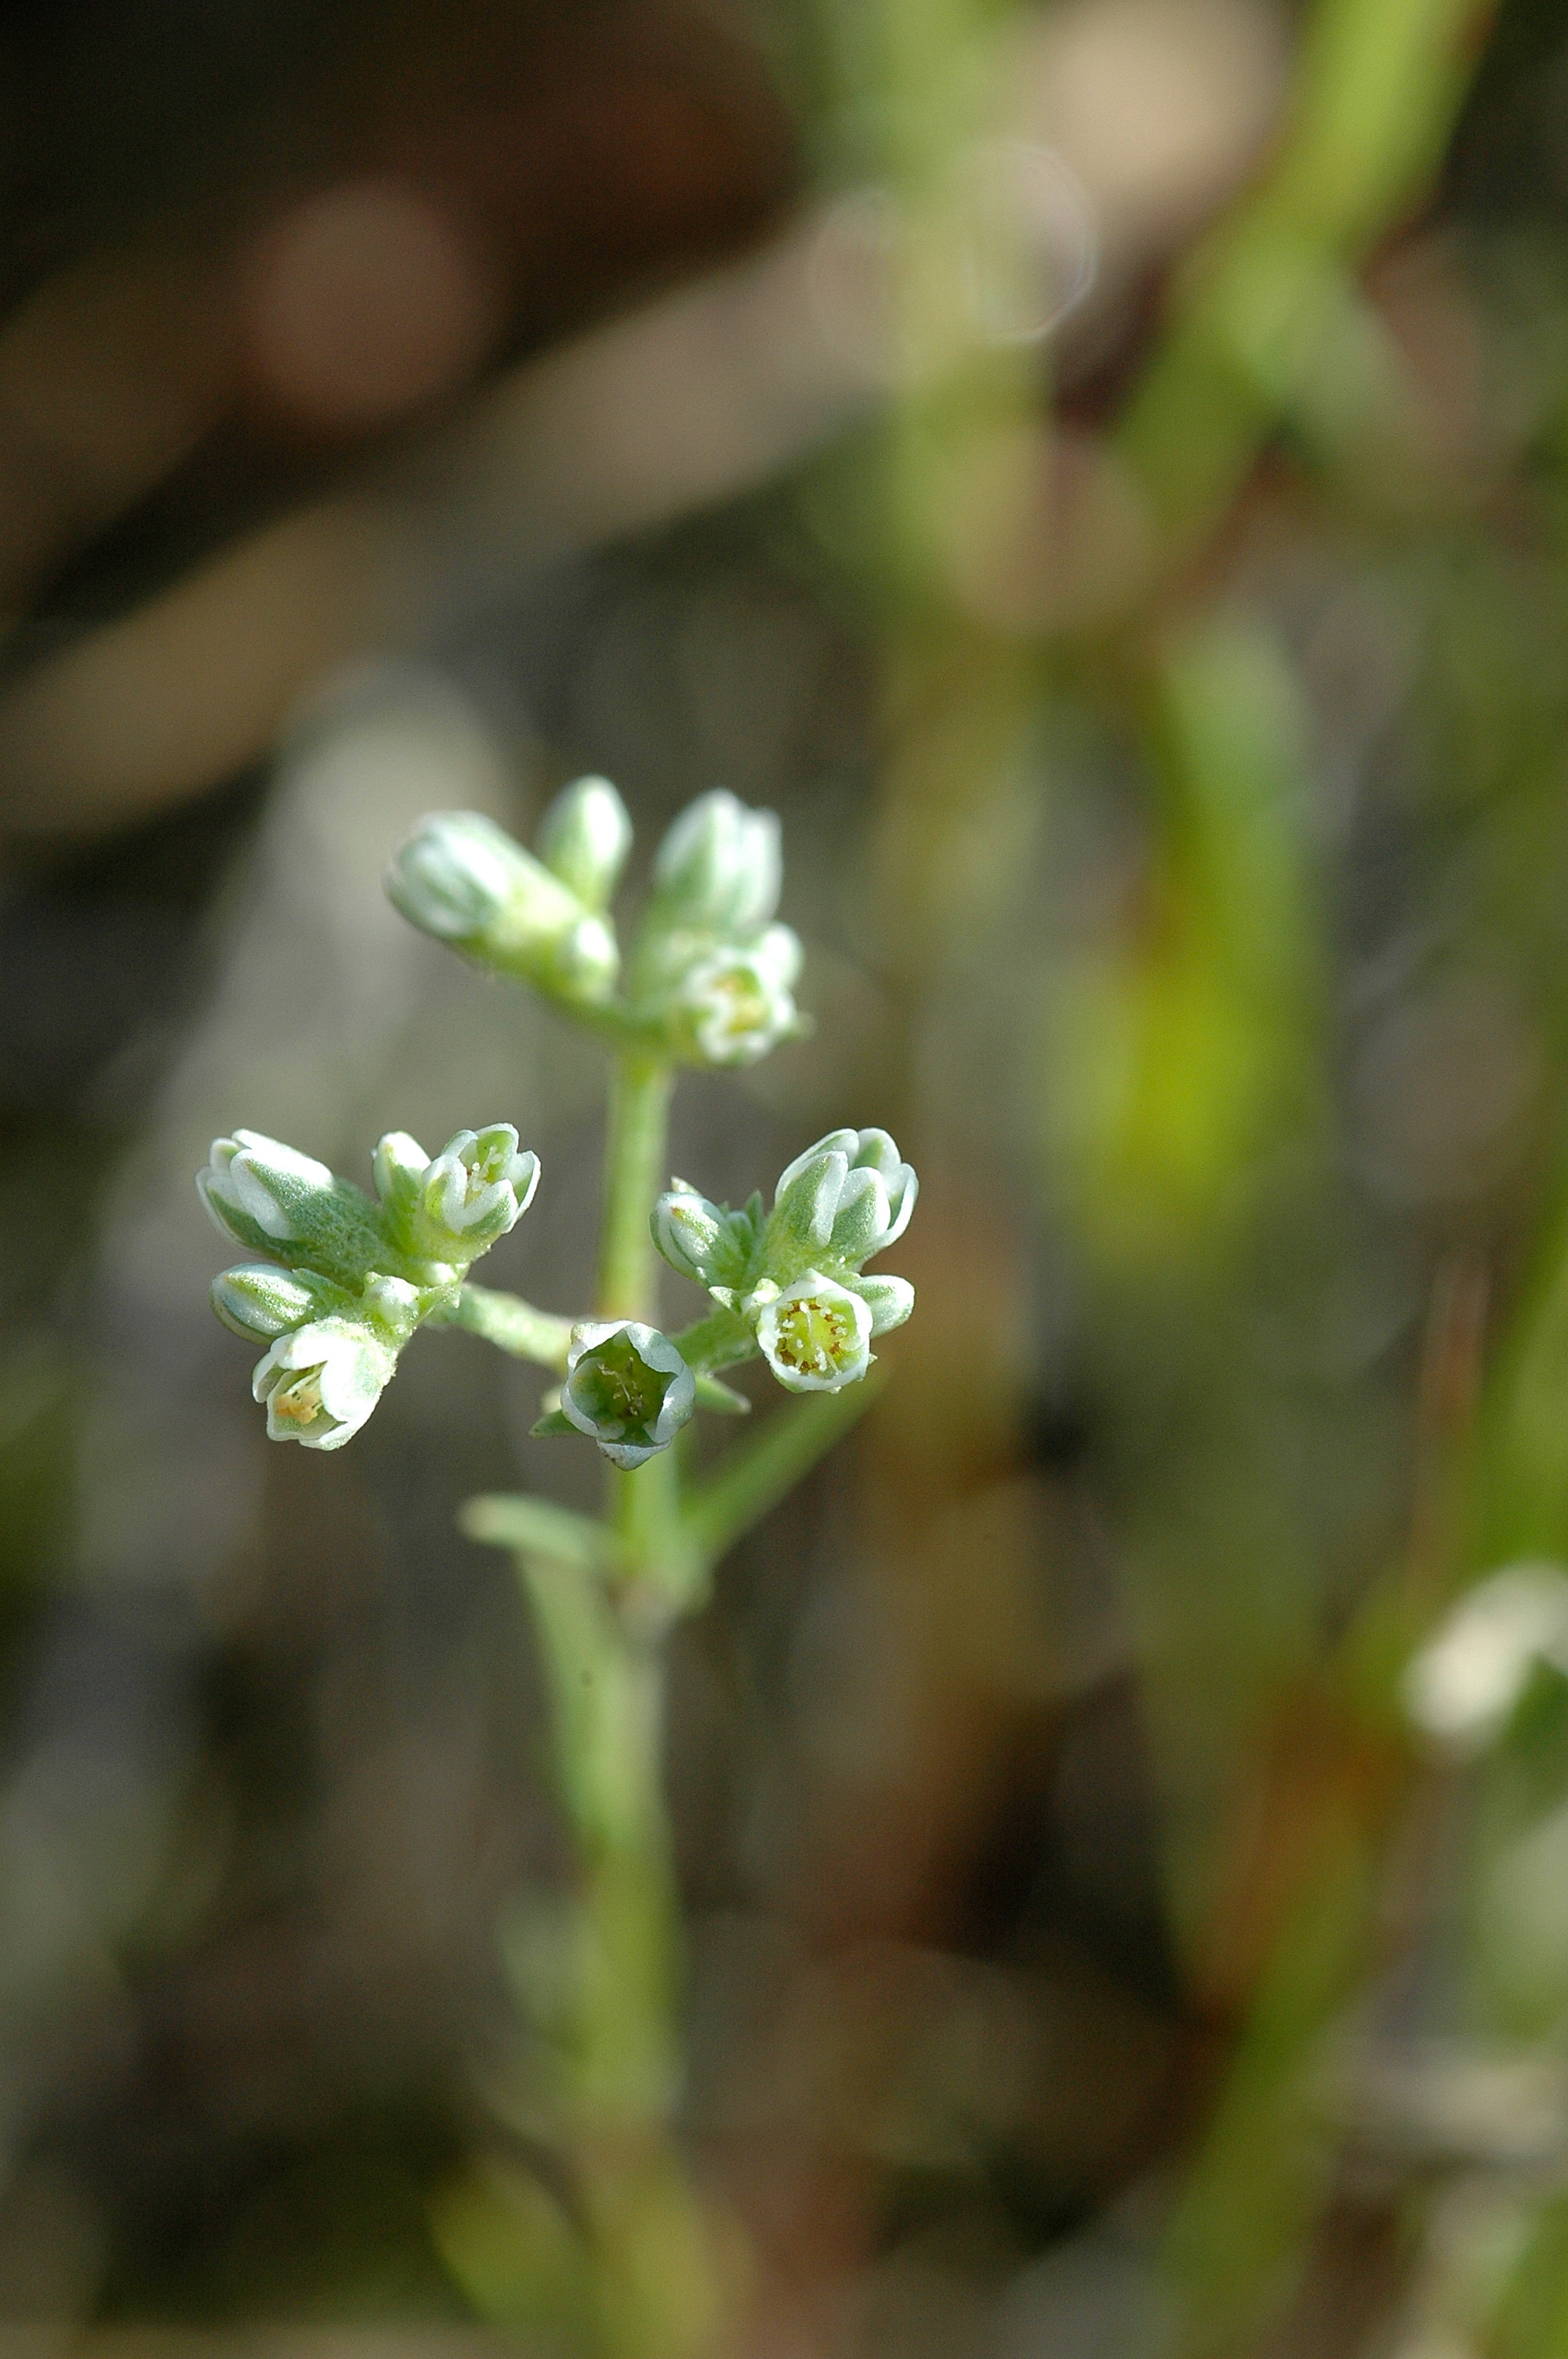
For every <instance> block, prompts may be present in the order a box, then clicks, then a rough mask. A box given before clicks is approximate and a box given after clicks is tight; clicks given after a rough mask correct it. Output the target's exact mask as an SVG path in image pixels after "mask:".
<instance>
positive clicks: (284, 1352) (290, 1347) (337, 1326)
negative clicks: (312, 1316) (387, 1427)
mask: <svg viewBox="0 0 1568 2359" xmlns="http://www.w3.org/2000/svg"><path fill="white" fill-rule="evenodd" d="M396 1366H397V1353H396V1351H395V1349H394V1348H393V1346H392V1345H391V1344H390V1343H384V1342H383V1341H382V1339H381V1338H380V1337H379V1336H378V1335H376V1334H375V1333H374V1332H373V1330H372V1328H371V1327H370V1326H369V1325H368V1324H366V1323H364V1322H362V1321H359V1320H355V1319H343V1318H330V1319H319V1320H312V1321H309V1322H308V1324H307V1325H305V1326H303V1327H296V1328H294V1329H293V1330H292V1331H291V1332H289V1333H288V1334H287V1335H280V1336H279V1337H278V1339H277V1341H276V1343H274V1344H273V1346H272V1349H271V1350H270V1351H269V1352H268V1353H266V1354H265V1357H264V1358H263V1359H261V1360H258V1361H257V1363H256V1368H255V1374H254V1376H253V1378H252V1380H251V1391H252V1393H253V1394H254V1397H255V1398H256V1399H257V1400H258V1401H265V1404H266V1430H267V1433H268V1435H269V1437H270V1438H271V1440H274V1441H297V1442H301V1443H303V1445H304V1447H305V1448H306V1449H307V1450H341V1448H342V1446H343V1444H344V1442H345V1441H349V1440H351V1439H352V1438H353V1436H354V1435H355V1434H356V1433H357V1432H358V1431H359V1430H360V1428H361V1426H362V1424H363V1423H364V1421H365V1419H366V1418H367V1417H369V1415H370V1413H371V1411H372V1409H373V1408H374V1407H375V1405H376V1403H377V1401H378V1400H379V1399H380V1398H381V1396H382V1394H383V1393H384V1391H385V1389H386V1387H387V1386H388V1384H390V1382H391V1381H392V1377H393V1374H394V1372H395V1368H396Z"/></svg>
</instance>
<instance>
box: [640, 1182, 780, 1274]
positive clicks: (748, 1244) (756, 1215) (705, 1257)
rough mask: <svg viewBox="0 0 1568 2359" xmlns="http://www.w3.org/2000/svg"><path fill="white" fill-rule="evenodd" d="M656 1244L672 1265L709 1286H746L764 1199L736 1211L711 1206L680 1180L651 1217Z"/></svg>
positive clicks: (753, 1257)
mask: <svg viewBox="0 0 1568 2359" xmlns="http://www.w3.org/2000/svg"><path fill="white" fill-rule="evenodd" d="M648 1226H649V1228H650V1229H651V1231H652V1232H653V1238H654V1244H655V1245H657V1247H658V1249H659V1251H660V1253H662V1254H663V1256H664V1257H665V1260H666V1261H667V1262H668V1263H669V1265H670V1267H671V1268H672V1269H676V1270H678V1271H679V1272H680V1274H681V1276H682V1277H692V1278H695V1279H696V1280H697V1284H698V1286H706V1287H708V1288H710V1289H716V1290H722V1289H730V1290H734V1289H737V1288H743V1287H744V1286H745V1285H746V1284H747V1283H748V1281H749V1279H750V1277H751V1275H752V1262H753V1260H754V1259H755V1257H756V1252H757V1244H758V1240H759V1238H760V1236H761V1234H762V1198H761V1197H760V1196H753V1197H752V1201H751V1202H750V1203H749V1204H744V1205H742V1207H741V1210H740V1211H739V1212H731V1211H730V1207H729V1205H728V1204H710V1203H709V1202H708V1199H707V1197H706V1196H699V1195H698V1194H697V1190H696V1189H695V1188H693V1187H692V1186H691V1185H690V1183H689V1181H687V1180H676V1182H675V1185H674V1186H673V1187H672V1188H670V1189H668V1190H666V1191H665V1194H664V1195H662V1196H661V1197H660V1198H659V1201H658V1202H657V1203H656V1204H655V1205H654V1209H653V1212H651V1213H650V1214H649V1216H648Z"/></svg>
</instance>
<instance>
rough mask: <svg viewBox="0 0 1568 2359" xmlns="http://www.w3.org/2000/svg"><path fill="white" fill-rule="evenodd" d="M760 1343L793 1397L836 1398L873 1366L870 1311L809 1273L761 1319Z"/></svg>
mask: <svg viewBox="0 0 1568 2359" xmlns="http://www.w3.org/2000/svg"><path fill="white" fill-rule="evenodd" d="M757 1342H758V1343H759V1344H760V1345H761V1347H762V1356H763V1358H764V1359H765V1360H766V1361H767V1364H768V1365H769V1367H770V1368H772V1370H773V1374H774V1375H775V1376H776V1377H777V1378H778V1380H779V1382H780V1384H781V1385H783V1386H785V1388H786V1389H787V1390H788V1391H790V1392H792V1393H836V1392H838V1391H840V1390H841V1389H842V1387H843V1386H845V1385H852V1384H855V1383H858V1382H859V1380H860V1377H861V1376H863V1375H865V1373H866V1370H867V1369H868V1368H869V1367H870V1365H871V1306H870V1305H869V1304H868V1303H866V1302H864V1301H862V1299H861V1298H860V1296H859V1295H858V1294H851V1292H850V1291H849V1288H848V1287H847V1286H840V1285H838V1283H837V1281H836V1280H835V1279H833V1278H830V1277H824V1276H823V1274H822V1272H821V1271H820V1270H817V1269H808V1270H806V1272H805V1273H804V1275H803V1276H801V1277H798V1278H796V1280H795V1284H794V1285H793V1286H790V1287H786V1288H784V1292H783V1293H782V1294H780V1295H777V1296H775V1297H774V1299H773V1301H771V1302H768V1303H765V1304H764V1305H763V1308H762V1312H761V1315H760V1316H759V1318H758V1320H757Z"/></svg>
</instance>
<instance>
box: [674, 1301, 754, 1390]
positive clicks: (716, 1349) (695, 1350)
mask: <svg viewBox="0 0 1568 2359" xmlns="http://www.w3.org/2000/svg"><path fill="white" fill-rule="evenodd" d="M670 1341H671V1342H672V1343H674V1345H675V1347H676V1351H677V1352H678V1353H680V1355H681V1358H682V1359H683V1360H684V1361H685V1362H686V1364H687V1367H688V1368H695V1369H696V1371H697V1375H699V1376H705V1375H712V1374H713V1371H714V1370H715V1369H716V1368H732V1367H735V1366H736V1365H737V1364H738V1363H739V1362H741V1360H754V1359H755V1358H756V1356H757V1339H756V1337H755V1336H754V1335H753V1334H752V1330H751V1329H750V1328H749V1327H748V1326H747V1324H746V1322H745V1321H744V1320H743V1319H742V1318H741V1316H740V1314H739V1313H738V1312H737V1311H734V1310H725V1309H724V1308H723V1307H722V1305H720V1307H719V1309H718V1310H715V1311H714V1312H712V1314H711V1315H710V1316H709V1317H708V1318H707V1319H698V1320H697V1321H694V1323H693V1324H692V1325H691V1326H689V1327H683V1328H682V1330H681V1332H680V1333H679V1334H678V1335H673V1336H672V1337H671V1338H670ZM698 1397H700V1388H699V1396H698Z"/></svg>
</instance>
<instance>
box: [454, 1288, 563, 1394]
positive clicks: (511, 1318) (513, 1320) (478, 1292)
mask: <svg viewBox="0 0 1568 2359" xmlns="http://www.w3.org/2000/svg"><path fill="white" fill-rule="evenodd" d="M451 1323H452V1325H453V1326H454V1327H463V1328H466V1329H467V1331H468V1332H469V1333H470V1335H481V1336H482V1337H483V1339H484V1341H485V1342H486V1343H493V1344H495V1345H496V1346H497V1348H498V1349H499V1350H501V1351H503V1352H510V1353H512V1355H513V1357H514V1359H517V1360H535V1361H537V1363H538V1364H539V1366H540V1367H542V1368H554V1370H555V1371H556V1373H557V1375H562V1374H563V1373H564V1372H565V1369H566V1364H567V1349H568V1345H569V1343H570V1342H571V1333H572V1322H571V1321H570V1320H569V1319H557V1317H556V1316H555V1315H554V1313H553V1312H551V1311H548V1310H535V1308H534V1305H533V1304H532V1303H531V1302H524V1300H523V1298H522V1296H521V1295H517V1294H502V1293H499V1292H498V1291H497V1290H496V1289H495V1288H493V1287H489V1286H465V1287H464V1288H463V1290H462V1292H461V1293H460V1295H459V1297H458V1299H457V1307H456V1309H455V1310H453V1312H452V1314H451Z"/></svg>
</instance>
